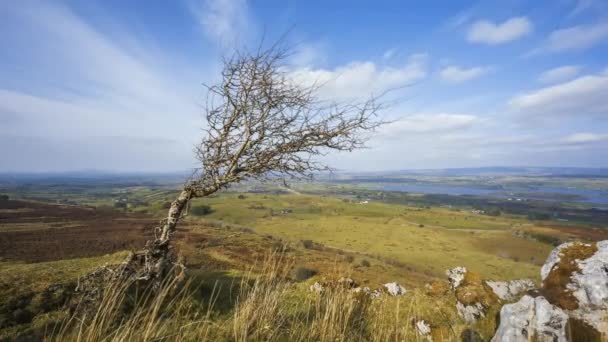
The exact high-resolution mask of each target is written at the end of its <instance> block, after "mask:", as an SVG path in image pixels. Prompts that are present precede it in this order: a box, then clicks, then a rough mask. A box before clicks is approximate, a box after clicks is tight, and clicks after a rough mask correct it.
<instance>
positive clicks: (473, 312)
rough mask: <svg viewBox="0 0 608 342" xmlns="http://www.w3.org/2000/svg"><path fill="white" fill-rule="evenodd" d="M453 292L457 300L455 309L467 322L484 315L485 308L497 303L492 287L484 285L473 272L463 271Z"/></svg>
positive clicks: (479, 277)
mask: <svg viewBox="0 0 608 342" xmlns="http://www.w3.org/2000/svg"><path fill="white" fill-rule="evenodd" d="M452 273H454V272H452ZM458 273H460V272H458ZM454 294H455V296H456V300H457V302H456V310H457V311H458V314H459V315H460V317H462V318H463V319H464V320H465V321H467V322H468V323H473V322H475V321H476V320H477V319H479V318H481V317H485V313H486V311H487V309H488V308H489V307H490V306H491V305H493V304H495V303H498V297H497V296H496V294H494V291H492V288H490V287H489V286H488V285H486V284H485V283H484V282H483V281H482V280H481V276H480V275H479V274H477V273H475V272H464V274H463V277H462V280H460V281H459V282H458V286H457V287H456V289H455V291H454Z"/></svg>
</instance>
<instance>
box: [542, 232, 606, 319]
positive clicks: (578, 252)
mask: <svg viewBox="0 0 608 342" xmlns="http://www.w3.org/2000/svg"><path fill="white" fill-rule="evenodd" d="M595 252H597V246H596V244H595V243H593V244H583V243H575V244H573V245H571V246H568V247H566V248H564V249H562V250H561V251H560V260H559V262H558V263H557V264H556V265H555V266H553V268H552V269H551V272H549V274H548V275H547V278H545V280H544V281H543V285H542V288H541V294H542V295H543V296H544V297H545V298H546V299H547V300H548V301H549V302H550V303H551V304H554V305H557V306H559V307H560V308H562V309H565V310H576V309H577V308H578V303H577V301H576V298H575V297H574V295H573V294H572V291H571V290H569V289H568V288H567V285H568V284H569V283H570V281H571V280H570V277H571V276H572V274H573V273H575V272H578V271H580V268H579V266H578V263H577V262H576V260H585V259H588V258H590V257H591V256H593V254H595Z"/></svg>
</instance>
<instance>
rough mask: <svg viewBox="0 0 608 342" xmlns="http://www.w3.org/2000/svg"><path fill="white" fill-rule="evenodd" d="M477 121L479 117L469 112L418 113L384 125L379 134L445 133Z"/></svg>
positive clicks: (387, 136) (462, 128)
mask: <svg viewBox="0 0 608 342" xmlns="http://www.w3.org/2000/svg"><path fill="white" fill-rule="evenodd" d="M477 122H479V118H478V117H476V116H474V115H470V114H454V113H420V114H414V115H409V116H407V117H405V118H403V119H401V120H398V121H395V122H393V123H391V124H388V125H386V126H384V127H383V128H382V130H381V132H380V135H381V136H383V137H385V138H389V139H393V138H399V137H404V136H407V135H409V134H429V133H447V132H454V131H461V130H464V129H467V128H470V127H472V126H473V125H474V124H475V123H477Z"/></svg>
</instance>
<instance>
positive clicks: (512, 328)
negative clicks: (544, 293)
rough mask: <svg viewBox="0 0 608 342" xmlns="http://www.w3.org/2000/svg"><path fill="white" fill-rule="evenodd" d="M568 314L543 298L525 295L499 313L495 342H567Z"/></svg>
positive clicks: (493, 339)
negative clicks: (532, 341)
mask: <svg viewBox="0 0 608 342" xmlns="http://www.w3.org/2000/svg"><path fill="white" fill-rule="evenodd" d="M567 322H568V315H567V314H566V313H565V312H564V311H563V310H562V309H560V308H558V307H557V306H554V305H551V304H550V303H549V302H548V301H547V300H546V299H545V298H544V297H540V296H539V297H536V298H532V297H531V296H528V295H525V296H523V297H522V298H521V299H520V300H519V301H518V302H516V303H513V304H507V305H505V306H503V307H502V309H501V310H500V325H499V326H498V329H497V330H496V334H495V335H494V337H493V338H492V341H496V342H501V341H509V342H519V341H521V342H527V341H530V340H534V341H551V342H554V341H555V342H561V341H564V342H565V341H567V335H566V324H567Z"/></svg>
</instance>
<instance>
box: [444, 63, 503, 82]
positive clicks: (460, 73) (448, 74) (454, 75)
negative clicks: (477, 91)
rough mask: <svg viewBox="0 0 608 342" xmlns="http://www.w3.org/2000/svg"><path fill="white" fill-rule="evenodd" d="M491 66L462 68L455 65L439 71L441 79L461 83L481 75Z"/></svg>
mask: <svg viewBox="0 0 608 342" xmlns="http://www.w3.org/2000/svg"><path fill="white" fill-rule="evenodd" d="M490 70H491V68H489V67H473V68H468V69H467V68H462V67H459V66H455V65H450V66H447V67H445V68H443V69H441V71H440V72H439V76H440V77H441V79H443V80H444V81H447V82H451V83H461V82H465V81H469V80H472V79H475V78H477V77H480V76H482V75H484V74H486V73H487V72H489V71H490Z"/></svg>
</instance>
